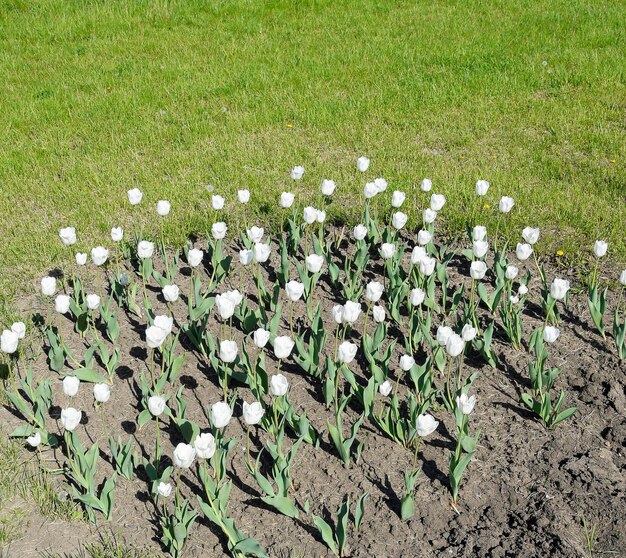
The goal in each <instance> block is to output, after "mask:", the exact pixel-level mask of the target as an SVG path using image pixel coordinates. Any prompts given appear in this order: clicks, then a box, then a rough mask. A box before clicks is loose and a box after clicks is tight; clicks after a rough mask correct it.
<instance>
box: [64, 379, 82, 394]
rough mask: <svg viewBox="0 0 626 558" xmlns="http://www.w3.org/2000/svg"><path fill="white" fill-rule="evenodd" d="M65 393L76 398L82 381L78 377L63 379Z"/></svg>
mask: <svg viewBox="0 0 626 558" xmlns="http://www.w3.org/2000/svg"><path fill="white" fill-rule="evenodd" d="M62 384H63V393H64V394H65V395H67V396H68V397H74V396H75V395H76V394H77V393H78V388H79V387H80V380H79V379H78V378H77V377H76V376H65V378H63V382H62Z"/></svg>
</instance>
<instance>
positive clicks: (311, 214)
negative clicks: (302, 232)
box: [302, 205, 317, 225]
mask: <svg viewBox="0 0 626 558" xmlns="http://www.w3.org/2000/svg"><path fill="white" fill-rule="evenodd" d="M302 216H303V218H304V222H305V223H306V224H307V225H312V224H313V223H315V221H317V209H315V208H314V207H311V206H310V205H308V206H307V207H305V208H304V209H303V210H302Z"/></svg>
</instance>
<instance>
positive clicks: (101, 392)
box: [93, 384, 111, 403]
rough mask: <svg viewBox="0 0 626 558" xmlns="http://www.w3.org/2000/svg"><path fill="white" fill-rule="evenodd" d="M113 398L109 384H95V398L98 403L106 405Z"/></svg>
mask: <svg viewBox="0 0 626 558" xmlns="http://www.w3.org/2000/svg"><path fill="white" fill-rule="evenodd" d="M110 397H111V388H110V387H109V386H108V385H107V384H94V386H93V398H94V399H95V400H96V401H97V402H98V403H106V402H107V401H108V400H109V398H110Z"/></svg>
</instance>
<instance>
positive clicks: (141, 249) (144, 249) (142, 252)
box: [137, 240, 154, 260]
mask: <svg viewBox="0 0 626 558" xmlns="http://www.w3.org/2000/svg"><path fill="white" fill-rule="evenodd" d="M153 254H154V243H153V242H149V241H148V240H142V241H141V242H140V243H139V244H137V256H139V257H140V258H141V259H142V260H145V259H148V258H151V257H152V255H153Z"/></svg>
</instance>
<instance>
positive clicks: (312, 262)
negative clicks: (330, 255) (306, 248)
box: [305, 254, 324, 273]
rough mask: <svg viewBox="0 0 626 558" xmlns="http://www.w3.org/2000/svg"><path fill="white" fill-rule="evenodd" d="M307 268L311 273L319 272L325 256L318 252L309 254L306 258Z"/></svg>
mask: <svg viewBox="0 0 626 558" xmlns="http://www.w3.org/2000/svg"><path fill="white" fill-rule="evenodd" d="M305 263H306V268H307V270H308V271H309V273H319V272H320V270H321V269H322V265H323V264H324V258H323V257H322V256H318V255H317V254H309V255H308V256H307V257H306V260H305Z"/></svg>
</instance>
